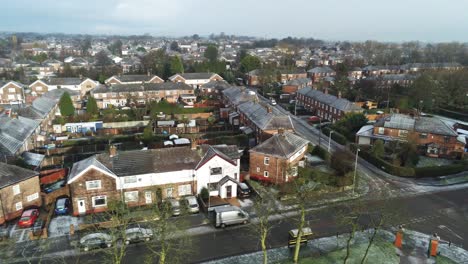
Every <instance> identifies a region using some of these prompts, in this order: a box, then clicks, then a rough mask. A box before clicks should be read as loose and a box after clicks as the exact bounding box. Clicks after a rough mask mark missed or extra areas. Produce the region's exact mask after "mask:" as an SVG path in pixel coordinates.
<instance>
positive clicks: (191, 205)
mask: <svg viewBox="0 0 468 264" xmlns="http://www.w3.org/2000/svg"><path fill="white" fill-rule="evenodd" d="M184 199H185V205H186V207H187V211H188V212H190V213H192V214H196V213H198V212H200V207H199V206H198V202H197V198H196V197H195V196H187V197H185V198H184Z"/></svg>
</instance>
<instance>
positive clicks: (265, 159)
mask: <svg viewBox="0 0 468 264" xmlns="http://www.w3.org/2000/svg"><path fill="white" fill-rule="evenodd" d="M263 164H265V165H270V158H269V157H264V158H263Z"/></svg>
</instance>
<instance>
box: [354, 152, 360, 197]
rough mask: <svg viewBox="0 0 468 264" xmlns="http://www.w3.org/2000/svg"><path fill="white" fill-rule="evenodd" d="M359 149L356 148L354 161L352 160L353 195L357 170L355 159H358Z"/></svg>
mask: <svg viewBox="0 0 468 264" xmlns="http://www.w3.org/2000/svg"><path fill="white" fill-rule="evenodd" d="M359 151H361V150H360V149H359V148H358V149H356V161H355V162H354V177H353V195H354V191H355V189H356V172H357V160H358V155H359Z"/></svg>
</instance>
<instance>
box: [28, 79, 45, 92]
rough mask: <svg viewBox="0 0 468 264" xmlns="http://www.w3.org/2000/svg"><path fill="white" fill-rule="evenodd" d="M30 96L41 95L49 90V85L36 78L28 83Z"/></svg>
mask: <svg viewBox="0 0 468 264" xmlns="http://www.w3.org/2000/svg"><path fill="white" fill-rule="evenodd" d="M29 90H30V94H31V96H42V95H43V94H45V93H47V92H48V91H49V86H48V85H47V83H45V82H44V81H42V80H37V81H35V82H33V83H31V84H30V85H29Z"/></svg>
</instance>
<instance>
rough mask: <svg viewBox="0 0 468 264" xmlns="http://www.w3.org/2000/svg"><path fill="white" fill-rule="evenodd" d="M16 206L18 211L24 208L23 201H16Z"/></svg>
mask: <svg viewBox="0 0 468 264" xmlns="http://www.w3.org/2000/svg"><path fill="white" fill-rule="evenodd" d="M15 208H16V211H19V210H21V209H23V203H22V202H17V203H15Z"/></svg>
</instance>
